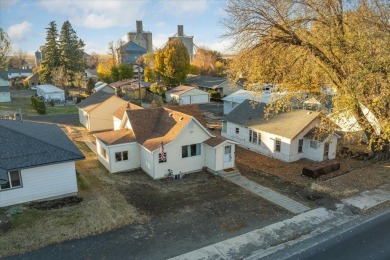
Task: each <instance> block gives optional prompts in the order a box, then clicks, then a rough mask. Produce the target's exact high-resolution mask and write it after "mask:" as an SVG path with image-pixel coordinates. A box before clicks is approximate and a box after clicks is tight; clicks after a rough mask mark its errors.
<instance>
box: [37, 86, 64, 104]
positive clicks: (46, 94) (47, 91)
mask: <svg viewBox="0 0 390 260" xmlns="http://www.w3.org/2000/svg"><path fill="white" fill-rule="evenodd" d="M37 95H38V96H40V97H43V98H44V99H45V100H46V101H49V100H52V99H57V100H61V101H65V91H64V90H63V89H60V88H58V87H56V86H53V85H38V86H37Z"/></svg>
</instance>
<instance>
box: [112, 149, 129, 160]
mask: <svg viewBox="0 0 390 260" xmlns="http://www.w3.org/2000/svg"><path fill="white" fill-rule="evenodd" d="M127 160H129V153H128V152H127V151H123V152H117V153H115V161H116V162H121V161H127Z"/></svg>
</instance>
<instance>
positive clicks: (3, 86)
mask: <svg viewBox="0 0 390 260" xmlns="http://www.w3.org/2000/svg"><path fill="white" fill-rule="evenodd" d="M10 101H11V92H10V89H9V85H8V79H6V75H3V74H0V102H10Z"/></svg>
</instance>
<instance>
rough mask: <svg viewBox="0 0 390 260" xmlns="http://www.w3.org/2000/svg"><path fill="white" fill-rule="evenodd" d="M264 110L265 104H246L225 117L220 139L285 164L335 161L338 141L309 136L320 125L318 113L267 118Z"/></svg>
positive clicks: (285, 114)
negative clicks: (227, 140) (306, 161)
mask: <svg viewBox="0 0 390 260" xmlns="http://www.w3.org/2000/svg"><path fill="white" fill-rule="evenodd" d="M266 107H267V104H265V103H258V102H255V101H250V100H245V101H244V102H242V103H241V104H240V105H238V106H237V107H236V108H235V109H234V110H232V111H231V112H230V113H229V114H227V115H225V117H224V121H223V125H222V136H224V137H226V138H228V139H231V140H234V141H236V142H238V143H239V144H240V145H241V146H243V147H245V148H248V149H250V150H253V151H255V152H258V153H261V154H264V155H266V156H269V157H272V158H275V159H278V160H281V161H285V162H294V161H297V160H299V159H302V158H306V159H310V160H313V161H323V160H328V159H334V158H335V157H336V146H337V137H336V136H335V135H333V134H327V135H326V136H324V135H323V134H321V138H319V137H320V136H319V135H318V136H317V135H314V134H313V132H312V129H314V128H316V127H318V126H319V125H320V122H321V119H320V113H319V112H316V111H309V110H302V109H297V110H293V111H291V112H284V113H279V114H277V115H275V116H272V117H271V116H270V117H269V118H266V117H265V109H266ZM316 129H317V128H316ZM316 132H318V133H323V132H322V131H319V130H318V131H316ZM309 133H310V134H309Z"/></svg>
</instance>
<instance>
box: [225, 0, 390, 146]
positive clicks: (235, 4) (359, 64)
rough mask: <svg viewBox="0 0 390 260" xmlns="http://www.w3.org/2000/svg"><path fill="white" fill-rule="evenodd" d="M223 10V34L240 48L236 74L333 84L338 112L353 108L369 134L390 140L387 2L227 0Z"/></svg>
mask: <svg viewBox="0 0 390 260" xmlns="http://www.w3.org/2000/svg"><path fill="white" fill-rule="evenodd" d="M226 11H227V13H228V16H227V18H225V19H224V20H223V23H224V25H225V27H226V28H227V29H228V33H227V34H226V35H225V37H227V38H229V39H232V40H233V41H234V47H235V48H237V49H238V50H239V51H240V55H239V58H237V59H236V60H235V61H234V62H232V67H231V68H230V69H231V72H232V76H233V77H237V75H240V74H243V75H244V76H245V77H247V78H248V79H249V81H251V82H254V83H257V82H274V83H280V84H283V85H285V86H290V87H295V88H297V89H300V90H302V89H304V90H307V89H310V88H312V87H313V86H314V87H316V88H318V87H319V86H322V85H324V84H329V83H330V84H331V85H332V86H334V87H335V88H337V93H338V95H337V96H336V99H335V100H334V104H335V109H336V110H345V109H348V110H351V111H353V112H354V114H355V115H356V116H357V117H358V120H359V122H360V123H361V125H362V126H363V127H364V129H365V130H366V131H367V133H368V134H369V135H371V136H372V137H373V138H372V139H371V140H374V139H375V138H376V137H378V136H380V137H381V138H383V139H385V140H389V139H390V114H389V111H390V99H389V96H390V80H389V77H388V75H389V72H390V49H389V47H388V46H390V30H389V28H390V21H389V17H390V8H389V1H387V0H362V1H348V0H321V1H318V0H264V1H258V0H230V1H229V3H228V5H227V8H226ZM360 104H364V105H366V106H367V107H368V108H369V109H370V110H371V111H372V112H373V113H374V115H375V116H376V117H377V119H378V121H379V122H380V125H381V131H380V133H378V131H375V129H374V128H373V127H372V126H371V124H369V123H368V121H367V118H366V117H365V116H364V115H362V113H361V109H360Z"/></svg>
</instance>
